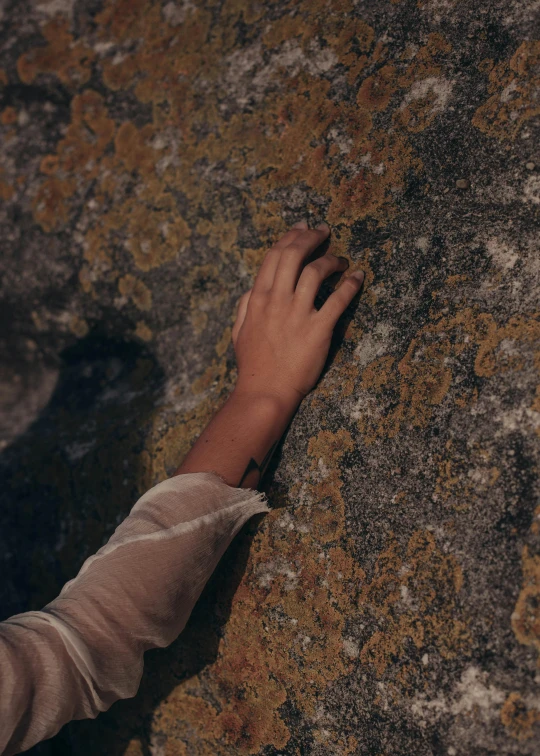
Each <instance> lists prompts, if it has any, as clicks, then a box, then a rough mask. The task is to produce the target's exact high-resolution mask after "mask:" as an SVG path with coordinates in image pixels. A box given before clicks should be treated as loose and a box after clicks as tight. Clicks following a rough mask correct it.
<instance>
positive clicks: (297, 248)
mask: <svg viewBox="0 0 540 756" xmlns="http://www.w3.org/2000/svg"><path fill="white" fill-rule="evenodd" d="M305 253H306V247H305V246H304V245H302V244H298V243H297V242H294V243H293V244H289V246H288V247H287V254H288V255H296V256H297V257H303V256H304V255H305Z"/></svg>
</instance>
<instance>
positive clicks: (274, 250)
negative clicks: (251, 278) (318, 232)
mask: <svg viewBox="0 0 540 756" xmlns="http://www.w3.org/2000/svg"><path fill="white" fill-rule="evenodd" d="M307 228H308V224H307V223H306V221H299V222H298V223H295V224H294V226H293V227H292V228H291V229H290V231H287V233H286V234H284V235H283V236H282V237H281V239H279V241H278V242H277V243H276V244H274V246H273V247H271V248H270V249H269V250H268V252H267V253H266V256H265V258H264V260H263V262H262V265H261V267H260V268H259V272H258V274H257V277H256V279H255V283H254V284H253V289H254V291H257V292H262V291H269V290H270V289H271V288H272V286H273V284H274V276H275V273H276V269H277V266H278V263H279V260H280V257H281V253H282V252H283V250H284V249H285V248H286V247H288V246H289V244H291V243H292V242H293V241H294V240H295V239H296V238H297V237H298V236H300V235H301V234H302V233H303V232H304V231H306V230H307Z"/></svg>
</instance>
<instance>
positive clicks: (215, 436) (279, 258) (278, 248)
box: [175, 221, 363, 489]
mask: <svg viewBox="0 0 540 756" xmlns="http://www.w3.org/2000/svg"><path fill="white" fill-rule="evenodd" d="M329 234H330V229H329V228H328V226H327V225H326V224H321V225H320V226H318V227H317V228H315V229H309V228H308V224H307V223H305V222H304V221H301V222H300V223H298V224H295V225H294V226H293V227H292V228H291V230H290V231H288V232H287V233H286V234H285V235H284V236H282V237H281V239H280V240H279V241H278V242H277V243H276V244H275V245H274V246H273V247H272V248H271V249H270V250H269V251H268V252H267V254H266V256H265V258H264V261H263V263H262V265H261V268H260V270H259V272H258V274H257V277H256V279H255V283H254V284H253V287H252V288H251V289H249V291H247V292H246V293H245V294H244V295H243V296H242V297H241V298H240V300H239V303H238V312H237V316H236V322H235V324H234V327H233V329H232V341H233V345H234V349H235V353H236V360H237V364H238V379H237V381H236V385H235V387H234V390H233V391H232V392H231V394H230V396H229V397H228V399H227V400H226V402H225V404H224V405H223V406H222V407H221V409H220V410H219V411H218V412H217V414H216V415H214V417H213V418H212V420H211V421H210V423H209V424H208V425H207V426H206V428H205V429H204V430H203V432H202V433H201V435H200V436H199V438H198V439H197V441H196V443H195V444H194V446H193V447H192V449H191V450H190V452H189V453H188V454H187V455H186V457H185V459H184V461H183V462H182V464H181V465H180V467H179V468H178V470H177V471H176V472H175V475H180V474H183V473H192V472H209V471H212V472H215V473H217V474H218V475H219V476H221V478H222V479H223V480H224V481H226V482H227V483H228V484H229V485H230V486H234V487H237V488H253V489H255V488H258V487H259V486H260V483H261V480H262V478H263V475H264V472H265V470H266V468H267V466H268V463H269V461H270V459H271V456H272V454H273V452H274V450H275V448H276V447H277V445H278V443H279V440H280V438H281V436H282V435H283V433H284V431H285V430H286V429H287V427H288V425H289V423H290V422H291V420H292V418H293V416H294V414H295V413H296V410H297V409H298V407H299V405H300V403H301V401H302V399H304V397H305V396H306V395H307V394H309V392H310V391H311V390H312V389H313V387H314V386H315V385H316V383H317V381H318V379H319V376H320V374H321V372H322V370H323V367H324V365H325V363H326V359H327V357H328V351H329V349H330V344H331V341H332V334H333V331H334V328H335V326H336V323H337V322H338V320H339V318H340V317H341V315H342V314H343V312H344V311H345V309H346V308H347V306H348V305H349V304H350V302H351V301H352V299H353V298H354V297H355V296H356V294H358V292H359V291H360V288H361V286H362V282H363V274H362V273H361V272H359V277H356V275H357V274H356V273H355V274H352V275H350V276H349V277H348V278H345V279H343V280H342V281H341V285H340V286H339V287H338V288H337V289H336V290H335V291H334V292H333V293H332V294H331V295H330V296H329V297H328V299H327V300H326V302H325V303H324V305H323V306H322V307H321V309H320V310H317V309H316V308H315V305H314V302H315V297H316V296H317V293H318V291H319V288H320V286H321V284H322V283H323V281H324V279H325V278H327V277H328V276H330V275H331V274H333V273H336V272H341V273H342V272H344V271H345V270H346V269H347V267H348V263H347V260H345V259H344V258H339V257H336V256H335V255H332V254H325V255H323V256H321V257H319V258H318V259H316V260H313V261H312V262H309V263H307V260H308V259H309V258H310V257H311V256H312V255H313V253H314V252H315V251H316V250H317V248H318V247H320V245H321V244H322V243H323V242H324V241H325V240H326V239H327V238H328V236H329Z"/></svg>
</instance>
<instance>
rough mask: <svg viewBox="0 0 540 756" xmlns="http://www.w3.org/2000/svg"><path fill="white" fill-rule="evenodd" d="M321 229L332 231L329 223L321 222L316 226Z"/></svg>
mask: <svg viewBox="0 0 540 756" xmlns="http://www.w3.org/2000/svg"><path fill="white" fill-rule="evenodd" d="M315 228H317V229H318V230H319V231H330V226H329V225H328V223H319V225H318V226H315Z"/></svg>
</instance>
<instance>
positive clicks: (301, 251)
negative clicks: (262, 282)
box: [272, 224, 330, 297]
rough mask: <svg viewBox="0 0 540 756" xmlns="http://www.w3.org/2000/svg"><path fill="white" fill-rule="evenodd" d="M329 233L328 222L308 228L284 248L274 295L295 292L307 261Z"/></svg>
mask: <svg viewBox="0 0 540 756" xmlns="http://www.w3.org/2000/svg"><path fill="white" fill-rule="evenodd" d="M329 233H330V229H329V228H328V226H327V225H326V224H324V227H322V228H314V229H311V230H310V229H308V230H307V231H303V232H301V233H300V234H299V236H297V237H296V239H294V240H293V241H292V242H291V243H290V244H289V245H288V246H287V247H286V248H285V249H284V250H283V252H282V253H281V256H280V259H279V263H278V266H277V268H276V273H275V276H274V284H273V286H272V294H273V295H275V296H276V297H287V296H292V295H293V294H294V292H295V289H296V284H297V283H298V279H299V277H300V273H301V271H302V268H303V266H304V263H305V261H306V260H307V258H308V257H309V256H310V255H311V254H313V252H315V250H316V249H317V247H319V246H320V245H321V244H322V243H323V241H325V239H327V238H328V235H329Z"/></svg>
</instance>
